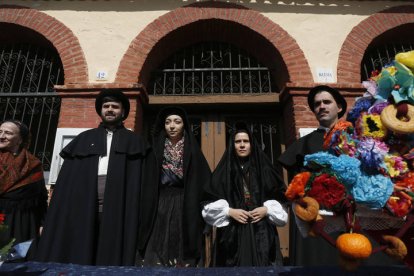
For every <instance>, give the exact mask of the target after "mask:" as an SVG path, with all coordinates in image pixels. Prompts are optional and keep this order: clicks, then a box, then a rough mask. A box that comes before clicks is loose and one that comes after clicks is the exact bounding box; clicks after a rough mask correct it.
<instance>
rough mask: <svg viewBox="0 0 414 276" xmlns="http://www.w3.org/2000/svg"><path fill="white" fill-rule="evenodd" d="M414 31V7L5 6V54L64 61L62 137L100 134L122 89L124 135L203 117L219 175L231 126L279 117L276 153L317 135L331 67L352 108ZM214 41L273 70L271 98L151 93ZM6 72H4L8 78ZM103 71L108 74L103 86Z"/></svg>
mask: <svg viewBox="0 0 414 276" xmlns="http://www.w3.org/2000/svg"><path fill="white" fill-rule="evenodd" d="M273 2H277V3H273ZM413 28H414V5H407V2H406V1H296V2H289V3H287V2H286V3H285V2H284V1H250V2H249V3H244V1H168V2H166V1H151V2H150V1H123V0H120V1H116V0H109V1H27V0H26V1H23V0H22V1H7V0H6V1H2V3H1V4H0V29H1V34H0V39H1V41H0V43H1V44H8V43H9V44H15V43H20V42H24V43H29V44H30V43H33V44H37V45H42V46H46V48H50V49H54V50H55V51H56V52H57V55H58V56H59V58H60V60H61V64H62V70H63V72H64V78H63V81H62V82H61V83H55V86H54V91H52V94H54V95H57V97H58V98H59V99H60V109H59V115H58V122H57V125H56V126H54V127H52V128H92V127H95V126H96V125H97V124H98V123H99V117H98V116H97V115H96V113H95V108H94V98H95V96H96V94H97V93H98V92H99V90H100V89H102V88H109V87H117V88H122V89H124V90H125V91H126V93H127V94H128V97H129V99H130V102H131V111H130V115H129V118H128V119H127V120H126V126H127V127H128V128H131V129H135V130H136V131H138V132H144V131H145V130H146V129H148V128H149V124H150V120H149V119H147V118H150V117H151V116H153V114H154V113H155V112H156V110H157V108H159V107H161V106H163V105H171V104H177V105H182V106H184V107H185V108H187V109H188V110H189V113H190V114H194V116H196V117H197V118H199V121H200V123H199V131H200V133H201V135H200V142H201V146H202V149H203V151H204V153H205V155H206V157H207V159H208V160H209V163H210V166H211V167H212V168H214V167H215V165H216V164H217V163H218V161H219V159H220V157H221V154H222V152H223V151H224V148H225V135H223V132H226V128H225V125H226V123H227V121H226V118H228V117H229V116H230V117H231V116H233V117H237V119H243V118H246V116H247V117H255V116H256V117H258V118H259V117H260V118H262V117H263V116H267V117H271V119H275V122H276V123H275V125H276V132H277V137H278V138H277V141H276V143H275V144H276V145H277V147H278V149H277V150H275V155H277V154H279V153H280V152H281V151H283V149H284V147H285V145H289V144H290V143H291V142H292V141H294V140H295V139H296V138H297V137H298V133H299V129H301V128H309V127H316V126H317V122H316V120H315V119H314V117H313V114H312V112H311V111H310V110H309V108H308V106H307V100H306V96H307V92H308V91H309V89H310V88H311V87H313V86H315V85H316V84H318V83H321V80H320V79H319V78H318V72H319V71H320V70H321V69H324V70H325V71H326V69H331V72H333V75H332V76H331V78H330V79H329V80H328V81H329V83H330V85H332V86H333V87H336V88H337V89H339V90H340V91H341V92H342V93H343V95H344V96H345V97H346V99H347V101H348V103H349V106H352V103H353V101H354V99H355V98H356V97H358V96H360V95H362V93H363V92H364V88H363V87H362V85H361V80H363V79H364V75H363V72H362V68H363V66H362V65H363V61H364V59H366V58H367V55H368V53H369V52H370V51H371V52H372V49H373V47H374V48H375V47H380V46H382V45H385V44H389V43H400V44H404V43H405V44H410V43H412V40H413V39H412V38H410V36H409V35H406V34H409V33H410V31H411V30H412V29H413ZM411 33H412V32H411ZM209 41H216V42H220V43H229V44H231V45H235V46H237V47H238V48H240V49H243V50H244V51H245V52H247V53H248V54H249V55H250V56H252V57H254V58H255V59H257V60H258V61H259V62H260V64H261V65H262V66H263V67H265V68H267V69H268V71H269V72H270V74H271V78H272V82H273V83H274V85H273V90H272V91H270V93H240V94H237V93H210V94H209V93H198V94H194V95H192V94H189V95H187V94H186V95H173V96H172V95H165V94H162V95H155V94H153V93H152V92H151V91H152V87H150V86H151V85H150V84H151V83H152V80H151V79H152V76H153V74H154V72H155V71H157V70H160V68H161V67H160V66H161V65H162V64H163V62H164V61H165V60H167V59H168V58H169V57H171V56H172V55H174V53H176V52H178V51H180V50H181V49H186V48H188V47H190V46H191V45H196V44H200V43H206V42H209ZM220 45H221V44H220ZM12 51H13V50H12ZM2 58H3V56H2ZM6 66H7V64H6V63H4V62H3V63H0V69H2V68H5V67H6ZM225 69H226V70H230V69H231V68H230V69H229V68H225ZM245 69H246V68H244V69H243V70H245ZM247 69H249V68H247ZM2 70H3V69H2ZM223 70H224V69H223ZM98 71H99V72H100V71H103V72H105V73H106V74H107V76H106V77H104V78H102V79H99V78H97V77H95V76H96V74H97V72H98ZM184 71H185V70H184ZM184 71H183V72H184ZM241 71H242V70H241ZM322 71H323V70H322ZM327 71H328V72H329V70H327ZM180 72H181V71H180ZM3 73H4V70H3ZM1 74H2V73H1V71H0V80H1ZM3 78H4V79H6V77H4V74H3ZM211 82H213V81H212V80H211ZM11 92H12V94H13V93H14V94H15V95H13V97H14V96H16V95H18V93H19V91H10V90H4V84H3V86H1V87H0V96H1V97H3V98H7V97H9V96H10V93H11ZM1 97H0V99H1ZM9 102H13V100H9V99H8V100H7V101H3V102H0V104H1V105H3V107H2V108H1V109H0V112H1V111H3V112H4V114H0V115H1V116H3V117H11V116H14V117H16V118H18V119H19V117H18V116H17V115H16V114H18V112H17V113H16V108H15V109H14V113H13V112H9V111H7V108H6V105H7V106H8V105H9ZM16 106H17V105H16ZM224 110H225V111H226V112H224ZM219 111H220V112H219ZM217 113H220V114H221V113H223V114H224V115H220V116H218V115H217ZM32 131H33V130H32ZM55 131H56V129H54V130H51V131H50V132H48V134H50V133H51V135H52V136H53V135H54V133H55ZM272 137H273V136H272ZM272 145H273V144H272ZM272 151H273V150H272ZM46 170H47V169H46ZM285 253H286V252H285Z"/></svg>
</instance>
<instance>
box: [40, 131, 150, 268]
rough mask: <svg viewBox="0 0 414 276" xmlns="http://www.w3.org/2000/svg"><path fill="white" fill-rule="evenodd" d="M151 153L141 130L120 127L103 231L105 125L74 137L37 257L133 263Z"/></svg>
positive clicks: (66, 152)
mask: <svg viewBox="0 0 414 276" xmlns="http://www.w3.org/2000/svg"><path fill="white" fill-rule="evenodd" d="M146 151H147V146H146V145H145V143H144V142H143V141H142V139H141V137H140V136H138V135H137V134H135V133H133V132H131V131H129V130H127V129H126V128H124V127H123V126H120V127H119V128H118V129H116V130H115V131H114V135H113V139H112V146H111V153H110V160H109V164H108V174H107V183H106V187H105V195H104V205H103V212H102V217H101V218H100V219H101V223H100V228H99V229H98V225H99V224H98V206H97V172H98V160H99V156H101V155H104V154H106V130H105V128H104V127H103V126H100V127H98V128H95V129H91V130H87V131H85V132H83V133H81V134H80V135H78V136H77V137H76V138H75V139H73V140H72V141H71V142H70V143H69V144H68V145H67V146H66V147H65V148H64V149H63V150H62V152H61V156H62V157H63V158H64V159H65V161H64V163H63V166H62V168H61V171H60V173H59V176H58V179H57V182H56V185H55V189H54V191H53V196H52V200H51V203H50V207H49V211H48V215H47V218H46V222H45V227H44V230H43V233H42V236H41V238H40V242H39V248H38V251H37V254H36V260H37V261H48V262H61V263H76V264H84V265H133V264H134V260H135V252H136V244H137V229H138V211H139V209H138V207H139V206H138V199H139V189H140V183H141V170H142V165H143V159H144V156H145V153H146ZM97 233H99V235H98V234H97Z"/></svg>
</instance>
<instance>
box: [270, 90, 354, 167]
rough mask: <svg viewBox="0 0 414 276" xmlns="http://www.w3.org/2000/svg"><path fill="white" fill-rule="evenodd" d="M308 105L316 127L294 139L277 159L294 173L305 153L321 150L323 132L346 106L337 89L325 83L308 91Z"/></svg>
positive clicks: (331, 126)
mask: <svg viewBox="0 0 414 276" xmlns="http://www.w3.org/2000/svg"><path fill="white" fill-rule="evenodd" d="M308 105H309V108H310V109H311V110H312V112H313V113H314V114H315V117H316V119H317V120H318V122H319V127H318V129H316V130H315V131H313V132H311V133H309V134H308V135H306V136H304V137H302V138H300V139H299V140H297V141H295V142H294V143H293V144H292V145H290V146H289V147H288V148H287V150H286V151H285V152H284V153H283V154H282V155H281V156H280V157H279V160H278V161H279V162H280V163H281V164H282V165H283V166H284V167H285V168H286V169H287V170H288V171H289V172H290V173H294V174H295V173H297V172H299V171H300V170H301V169H302V167H303V159H304V157H305V155H307V154H312V153H315V152H318V151H322V150H323V147H322V146H323V141H324V136H325V134H326V133H328V132H329V131H330V130H331V129H332V128H333V127H334V126H335V125H336V123H337V122H338V120H339V119H340V118H341V117H342V116H343V115H344V114H345V112H346V107H347V104H346V100H345V98H344V97H343V96H342V95H341V94H340V93H339V91H338V90H336V89H334V88H332V87H329V86H327V85H319V86H316V87H314V88H312V89H311V90H310V91H309V94H308Z"/></svg>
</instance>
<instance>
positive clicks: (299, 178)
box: [285, 172, 311, 201]
mask: <svg viewBox="0 0 414 276" xmlns="http://www.w3.org/2000/svg"><path fill="white" fill-rule="evenodd" d="M310 177H311V173H310V172H302V173H298V174H297V175H295V177H294V178H293V179H292V181H291V182H290V184H289V186H288V188H287V189H286V193H285V196H286V198H287V199H288V200H292V201H293V200H295V199H297V198H300V197H303V196H304V195H305V186H306V183H308V180H309V178H310Z"/></svg>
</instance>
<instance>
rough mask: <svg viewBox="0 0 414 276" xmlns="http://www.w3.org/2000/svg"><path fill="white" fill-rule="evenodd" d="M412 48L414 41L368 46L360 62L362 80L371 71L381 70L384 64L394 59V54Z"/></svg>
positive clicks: (365, 78) (367, 77)
mask: <svg viewBox="0 0 414 276" xmlns="http://www.w3.org/2000/svg"><path fill="white" fill-rule="evenodd" d="M413 49H414V43H403V44H386V45H382V46H375V47H372V48H368V49H367V51H366V52H365V55H364V58H363V59H362V64H361V78H362V81H365V80H367V79H369V78H370V77H371V73H372V72H373V71H375V70H378V71H381V68H382V67H383V66H384V65H387V64H389V63H390V62H392V61H393V60H394V58H395V55H396V54H398V53H400V52H406V51H411V50H413Z"/></svg>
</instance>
